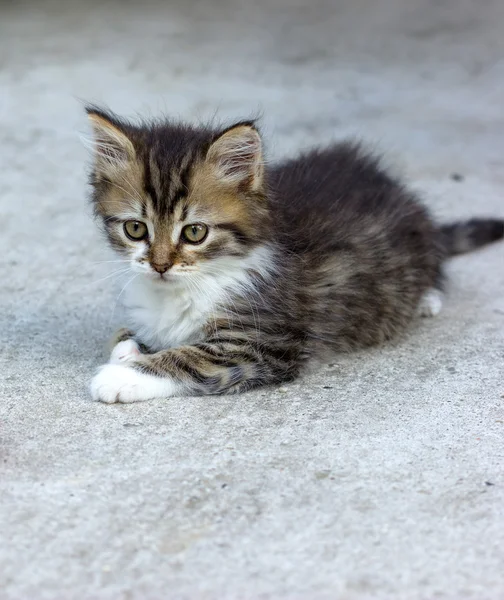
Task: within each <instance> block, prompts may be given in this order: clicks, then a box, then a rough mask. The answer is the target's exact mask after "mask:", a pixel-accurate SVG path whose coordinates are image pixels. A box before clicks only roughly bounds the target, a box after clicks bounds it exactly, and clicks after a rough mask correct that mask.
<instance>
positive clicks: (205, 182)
mask: <svg viewBox="0 0 504 600" xmlns="http://www.w3.org/2000/svg"><path fill="white" fill-rule="evenodd" d="M87 112H88V116H89V119H90V121H91V124H92V128H93V134H94V150H95V153H94V165H93V169H92V173H91V184H92V186H93V195H92V200H93V204H94V209H95V213H96V215H97V216H98V217H99V218H101V219H102V222H103V225H104V229H105V232H106V234H107V236H108V239H109V241H110V243H111V245H112V246H113V247H114V249H116V250H117V251H118V252H119V253H121V254H122V255H123V256H124V257H126V258H127V259H129V260H130V264H131V268H132V269H133V270H134V271H135V272H138V273H142V274H144V275H145V276H147V277H148V278H150V279H152V280H153V281H157V282H159V283H161V284H162V283H170V282H174V281H177V280H180V279H181V278H185V277H190V276H191V274H195V273H200V274H201V273H205V274H207V275H209V274H210V275H211V274H212V273H215V274H216V275H218V274H219V272H220V271H222V270H225V269H226V268H228V267H229V266H230V265H232V264H236V263H237V261H240V260H243V259H244V258H245V257H247V256H248V255H249V254H250V253H251V252H252V251H253V250H254V249H255V248H257V247H258V246H259V245H262V244H264V243H265V241H266V240H267V237H268V233H267V232H268V227H269V210H268V202H267V197H266V193H265V184H264V175H263V157H262V144H261V138H260V136H259V133H258V131H257V129H256V128H255V126H254V124H253V123H252V122H240V123H237V124H236V125H233V126H232V127H229V128H227V129H224V130H220V131H215V130H213V129H210V128H192V127H188V126H184V125H180V124H171V123H153V124H142V125H133V124H131V123H128V122H126V121H124V120H122V119H119V118H117V117H116V116H114V115H112V114H110V113H107V112H105V111H102V110H100V109H97V108H94V107H89V108H88V109H87Z"/></svg>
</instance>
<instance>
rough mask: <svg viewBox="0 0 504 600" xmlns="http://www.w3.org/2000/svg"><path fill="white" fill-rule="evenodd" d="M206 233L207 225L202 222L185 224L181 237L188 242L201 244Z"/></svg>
mask: <svg viewBox="0 0 504 600" xmlns="http://www.w3.org/2000/svg"><path fill="white" fill-rule="evenodd" d="M207 235H208V227H207V226H206V225H203V223H194V224H193V225H186V226H185V227H184V229H182V239H183V240H184V241H185V242H188V243H189V244H201V242H202V241H203V240H204V239H205V238H206V236H207Z"/></svg>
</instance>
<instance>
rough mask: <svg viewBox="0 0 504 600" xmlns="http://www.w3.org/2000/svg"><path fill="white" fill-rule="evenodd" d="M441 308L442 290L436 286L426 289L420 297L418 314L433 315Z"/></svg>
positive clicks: (423, 315) (422, 315)
mask: <svg viewBox="0 0 504 600" xmlns="http://www.w3.org/2000/svg"><path fill="white" fill-rule="evenodd" d="M442 308H443V292H440V291H439V290H437V289H436V288H431V289H430V290H427V291H426V292H425V294H424V295H423V296H422V298H421V299H420V303H419V305H418V314H419V315H420V316H421V317H435V316H437V315H438V314H439V313H440V312H441V309H442Z"/></svg>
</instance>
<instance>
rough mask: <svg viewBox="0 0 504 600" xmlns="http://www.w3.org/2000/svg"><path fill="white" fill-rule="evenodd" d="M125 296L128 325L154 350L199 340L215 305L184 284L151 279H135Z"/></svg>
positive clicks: (140, 339)
mask: <svg viewBox="0 0 504 600" xmlns="http://www.w3.org/2000/svg"><path fill="white" fill-rule="evenodd" d="M125 296H126V297H125V302H124V305H125V308H126V311H127V320H128V326H129V327H130V328H131V329H132V330H133V331H134V333H135V335H136V336H137V338H138V340H139V341H140V342H142V343H144V344H145V345H146V346H148V347H149V348H151V349H152V350H155V351H157V350H162V349H163V348H174V347H176V346H180V345H182V344H194V343H196V342H198V341H200V340H201V339H202V328H203V326H204V324H205V322H206V321H207V319H208V317H209V313H210V311H211V310H212V308H213V304H214V303H213V302H211V301H209V300H210V299H209V298H205V297H203V296H202V295H195V294H194V293H191V291H190V289H188V288H187V287H186V286H182V285H174V286H170V285H166V286H160V285H157V284H153V283H152V282H150V281H139V282H135V285H131V286H129V289H128V290H127V293H126V294H125Z"/></svg>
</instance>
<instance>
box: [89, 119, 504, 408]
mask: <svg viewBox="0 0 504 600" xmlns="http://www.w3.org/2000/svg"><path fill="white" fill-rule="evenodd" d="M88 114H89V118H90V120H91V124H92V126H93V131H94V140H95V160H94V166H93V169H92V173H91V185H92V189H93V193H92V202H93V205H94V209H95V213H96V215H97V217H98V219H99V220H100V221H101V223H102V225H103V228H104V231H105V233H106V235H107V238H108V240H109V242H110V244H111V245H112V247H113V248H115V249H116V250H117V251H118V252H119V254H120V255H122V256H123V257H124V258H125V260H127V261H129V265H130V267H131V272H132V279H131V282H130V283H129V285H127V286H126V288H125V289H124V295H125V305H126V308H127V315H128V319H129V329H128V330H125V331H121V332H120V333H119V335H118V336H117V337H116V339H115V347H114V349H113V351H112V355H111V360H110V363H109V364H107V365H105V366H103V367H102V368H101V369H100V371H99V372H98V374H97V375H96V376H95V378H94V379H93V381H92V384H91V392H92V395H93V398H95V399H96V400H102V401H104V402H116V401H120V402H133V401H136V400H147V399H149V398H154V397H166V396H171V395H180V394H216V393H230V392H240V391H244V390H247V389H250V388H253V387H256V386H260V385H265V384H278V383H280V382H285V381H288V380H291V379H293V378H294V377H296V376H297V375H298V372H299V370H300V368H301V367H302V365H303V363H304V361H306V360H307V359H308V358H309V357H310V356H313V355H314V354H315V353H316V352H317V351H318V349H320V347H321V346H327V347H329V348H331V349H332V350H336V351H348V350H353V349H355V348H361V347H365V346H370V345H374V344H379V343H382V342H384V341H386V340H388V339H390V338H391V337H393V336H395V335H397V334H398V333H399V332H400V331H401V330H403V329H404V328H405V327H406V326H407V325H408V323H410V321H411V320H412V319H413V318H414V316H415V315H417V314H420V315H424V316H432V315H435V314H437V313H438V312H439V310H440V308H441V304H442V296H441V291H442V281H443V276H442V266H443V262H444V261H445V260H446V259H447V258H448V257H449V256H450V255H452V254H456V253H459V252H465V251H468V250H472V249H474V248H476V247H479V246H481V245H483V244H486V243H488V242H491V241H494V240H497V239H500V238H501V237H503V234H504V221H502V220H491V219H490V220H489V219H486V220H473V221H470V222H469V223H459V224H454V225H447V226H438V225H437V224H436V223H434V222H433V220H432V219H431V218H430V216H429V214H428V212H427V210H426V209H425V208H424V207H423V206H422V205H421V204H420V203H419V202H418V200H417V199H416V198H415V197H414V196H413V195H412V194H411V193H410V192H409V191H408V190H406V189H405V188H404V187H403V186H402V185H401V184H400V183H399V182H397V181H396V180H394V179H393V178H391V177H390V176H389V175H388V174H386V173H385V172H384V171H383V170H382V169H381V168H380V167H379V165H378V162H377V161H376V159H375V158H373V157H370V156H368V155H366V154H365V153H364V152H363V151H362V150H361V148H360V147H359V146H357V145H354V144H349V143H343V144H337V145H334V146H331V147H329V148H326V149H322V150H313V151H311V152H308V153H306V154H304V155H302V156H300V157H298V158H296V159H294V160H289V161H287V162H284V163H281V164H279V165H276V166H272V167H269V168H267V169H265V166H264V159H263V149H262V142H261V137H260V135H259V132H258V131H257V129H256V127H255V124H254V123H252V122H247V121H244V122H240V123H237V124H235V125H233V126H232V127H229V128H227V129H223V130H216V129H212V128H204V127H203V128H202V127H191V126H186V125H181V124H178V123H171V122H159V123H144V124H139V125H135V124H132V123H130V122H127V121H125V120H122V119H119V118H118V117H116V116H115V115H113V114H111V113H108V112H105V111H103V110H100V109H98V108H96V107H89V108H88ZM128 221H131V222H133V226H134V228H135V229H134V231H137V230H138V231H139V232H140V234H142V232H144V235H143V237H142V238H141V239H131V238H130V236H129V235H128V233H127V231H126V230H125V226H124V224H125V222H128ZM193 225H194V226H197V227H198V228H199V229H198V231H201V232H203V233H204V235H205V237H203V239H201V240H198V242H197V243H192V242H191V241H188V239H187V236H186V233H185V232H186V231H187V229H186V228H187V227H188V226H193ZM195 231H196V230H195ZM135 235H136V234H135Z"/></svg>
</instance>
